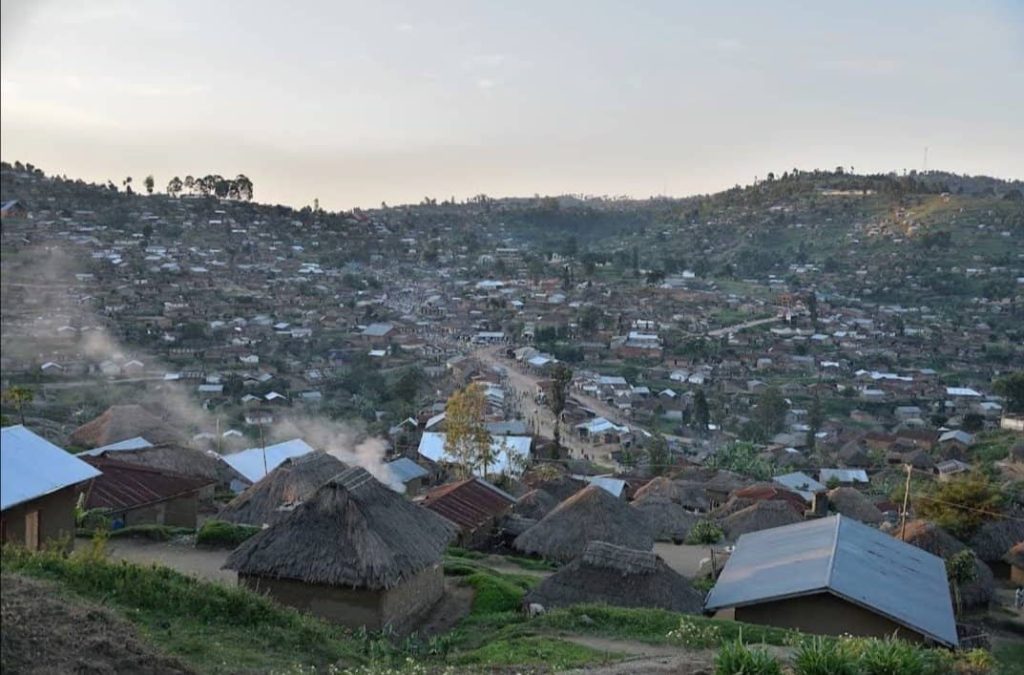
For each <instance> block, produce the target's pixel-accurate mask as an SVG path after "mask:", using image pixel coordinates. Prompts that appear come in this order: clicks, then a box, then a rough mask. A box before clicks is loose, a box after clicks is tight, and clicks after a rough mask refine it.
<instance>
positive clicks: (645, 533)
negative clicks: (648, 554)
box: [512, 485, 654, 561]
mask: <svg viewBox="0 0 1024 675" xmlns="http://www.w3.org/2000/svg"><path fill="white" fill-rule="evenodd" d="M592 541H605V542H608V543H610V544H616V545H619V546H625V547H627V548H635V549H639V550H642V551H649V550H651V548H652V547H653V546H654V539H653V538H652V536H651V533H650V531H649V530H648V528H647V523H646V521H645V520H644V519H643V517H642V516H641V515H640V514H639V513H638V512H637V511H636V510H635V509H632V508H630V507H629V506H627V505H626V504H625V503H624V502H622V501H621V500H619V499H616V498H615V497H613V496H612V495H611V494H609V493H608V492H607V491H606V490H604V489H603V488H600V487H598V486H596V485H591V486H589V487H586V488H584V489H582V490H580V491H579V492H577V493H576V494H574V495H573V496H572V497H569V498H568V499H566V500H565V501H563V502H562V503H561V504H559V505H558V506H557V507H555V509H554V510H553V511H551V513H549V514H548V515H546V516H544V518H542V519H541V520H540V522H538V523H537V524H536V525H535V526H533V527H531V528H530V529H529V530H527V531H526V532H523V533H522V534H521V535H519V536H518V537H516V539H515V541H514V542H513V544H512V545H513V546H514V547H515V548H516V549H518V550H520V551H523V552H524V553H532V554H536V555H540V556H543V557H545V558H548V559H550V560H564V561H568V560H572V559H573V558H576V557H577V556H579V555H580V554H582V553H583V550H584V549H585V548H586V546H587V544H589V543H590V542H592Z"/></svg>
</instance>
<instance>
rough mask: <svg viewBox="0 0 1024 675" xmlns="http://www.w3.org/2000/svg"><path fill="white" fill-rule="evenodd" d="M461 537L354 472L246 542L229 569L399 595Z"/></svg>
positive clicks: (327, 485) (441, 521)
mask: <svg viewBox="0 0 1024 675" xmlns="http://www.w3.org/2000/svg"><path fill="white" fill-rule="evenodd" d="M454 534H455V526H454V525H453V524H452V523H450V522H448V521H447V520H445V519H444V518H442V517H441V516H438V515H437V514H435V513H433V512H432V511H430V510H428V509H424V508H421V507H419V506H416V505H415V504H413V503H412V502H410V501H408V500H406V499H405V498H404V497H402V496H401V495H399V494H398V493H396V492H392V491H391V490H390V489H389V488H387V487H385V486H384V485H383V484H381V483H379V482H378V481H377V479H376V478H374V477H373V476H371V475H370V474H369V472H367V471H366V470H365V469H363V468H361V467H352V468H350V469H346V470H345V471H344V472H342V473H341V474H339V475H338V476H335V477H334V478H332V479H330V480H329V481H328V482H327V483H325V484H324V485H323V486H322V487H321V488H320V489H319V490H317V491H316V493H315V494H313V496H312V497H310V498H309V499H308V500H306V501H305V502H303V503H302V504H301V505H299V507H298V508H296V509H295V510H294V511H292V512H291V514H289V515H288V516H287V517H286V518H284V519H282V520H280V521H278V522H277V523H275V524H273V525H271V526H270V527H268V528H267V529H265V530H263V531H262V532H259V533H257V534H256V535H254V536H253V537H252V538H250V539H248V540H246V541H245V542H244V543H243V544H242V545H241V546H239V547H238V548H237V549H235V551H234V552H233V553H232V554H231V556H230V557H228V560H227V562H226V563H225V564H224V567H225V568H227V569H232V570H235V571H237V572H238V573H239V574H248V575H255V576H263V577H272V578H281V579H293V580H297V581H304V582H307V583H314V584H326V585H331V586H352V587H356V588H368V589H382V588H392V587H394V586H396V585H398V584H399V583H400V582H401V581H403V580H404V579H408V578H409V577H411V576H412V575H414V574H416V573H417V572H419V571H421V570H423V569H425V568H427V567H429V566H431V565H434V564H437V563H438V562H440V560H441V557H442V555H443V554H444V551H445V548H446V547H447V546H448V542H449V541H451V539H452V537H453V536H454Z"/></svg>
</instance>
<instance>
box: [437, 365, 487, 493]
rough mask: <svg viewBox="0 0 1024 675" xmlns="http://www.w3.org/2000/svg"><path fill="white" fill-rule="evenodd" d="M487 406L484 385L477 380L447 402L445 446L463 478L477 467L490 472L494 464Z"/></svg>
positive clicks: (485, 472)
mask: <svg viewBox="0 0 1024 675" xmlns="http://www.w3.org/2000/svg"><path fill="white" fill-rule="evenodd" d="M486 410H487V399H486V397H485V395H484V390H483V387H481V386H480V385H479V384H475V383H474V384H471V385H469V386H468V387H466V388H465V389H461V390H459V391H456V392H455V393H454V394H452V395H451V397H449V399H448V405H447V406H445V419H444V427H445V439H444V449H445V452H446V453H447V454H448V455H450V456H452V457H454V458H455V459H456V462H457V466H458V472H459V475H460V476H461V477H463V478H466V477H468V476H471V475H472V474H473V470H474V469H476V468H481V469H482V470H483V471H482V473H483V475H484V476H487V469H488V468H489V467H490V465H491V464H492V457H491V434H490V433H489V432H488V431H487V425H486V424H485V423H484V413H485V412H486Z"/></svg>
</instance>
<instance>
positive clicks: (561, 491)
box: [522, 464, 587, 501]
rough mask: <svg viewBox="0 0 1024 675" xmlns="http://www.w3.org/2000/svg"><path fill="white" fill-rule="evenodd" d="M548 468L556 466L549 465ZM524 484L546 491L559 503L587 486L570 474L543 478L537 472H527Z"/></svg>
mask: <svg viewBox="0 0 1024 675" xmlns="http://www.w3.org/2000/svg"><path fill="white" fill-rule="evenodd" d="M548 466H555V465H551V464H549V465H548ZM522 482H523V484H525V485H526V486H528V487H529V488H530V489H540V490H544V492H547V493H548V494H550V495H551V496H552V497H554V498H555V499H557V500H558V501H563V500H566V499H568V498H569V497H571V496H573V495H574V494H576V493H577V492H579V491H580V490H582V489H583V488H584V487H586V485H587V484H586V483H584V482H583V481H581V480H576V479H575V478H573V477H572V476H569V475H568V474H562V475H560V476H558V477H543V476H542V475H538V473H537V472H527V473H526V474H524V475H523V480H522Z"/></svg>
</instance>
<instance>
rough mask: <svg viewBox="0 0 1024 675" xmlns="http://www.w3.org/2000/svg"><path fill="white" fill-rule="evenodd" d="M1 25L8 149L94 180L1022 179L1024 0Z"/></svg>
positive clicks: (108, 8)
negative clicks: (825, 173)
mask: <svg viewBox="0 0 1024 675" xmlns="http://www.w3.org/2000/svg"><path fill="white" fill-rule="evenodd" d="M285 8H286V9H285ZM0 27H2V37H0V52H2V59H0V154H2V157H3V159H4V161H8V162H13V161H15V160H19V161H23V162H31V163H33V164H35V165H36V166H39V167H40V168H42V169H43V170H44V171H46V172H47V173H55V174H66V175H67V176H69V177H75V178H84V179H86V180H92V181H103V182H105V181H106V180H108V179H113V180H114V182H115V183H120V182H121V179H123V178H124V177H125V176H133V177H134V178H135V180H136V182H141V179H142V178H143V177H144V176H145V175H147V174H153V175H154V176H155V178H156V182H157V185H158V187H159V186H165V185H166V184H167V181H168V180H169V179H170V178H171V177H172V176H174V175H178V176H181V177H182V178H183V177H184V176H185V175H187V174H192V175H197V176H198V175H206V174H211V173H214V174H221V175H224V176H235V175H237V174H238V173H244V174H246V175H247V176H249V177H250V178H251V179H252V180H253V183H254V184H255V193H256V199H257V200H258V201H261V202H272V203H283V204H289V205H292V206H297V207H301V206H304V205H309V204H312V203H313V200H314V199H318V200H319V203H320V205H321V206H323V207H325V208H330V209H347V208H351V207H354V206H362V207H369V206H377V205H379V204H380V203H381V202H382V201H384V202H387V203H388V204H398V203H408V202H419V201H421V200H422V199H423V197H426V196H429V197H433V198H437V199H446V198H448V197H455V198H457V199H464V198H467V197H471V196H474V195H477V194H481V193H483V194H487V195H490V196H492V197H497V196H511V195H520V196H529V195H533V194H542V195H548V194H565V193H584V194H592V195H613V196H618V195H629V196H635V197H647V196H650V195H654V194H668V195H673V196H685V195H690V194H696V193H707V192H714V191H717V190H721V189H725V188H728V187H731V186H733V185H735V184H746V183H749V182H751V181H752V180H754V179H755V177H764V176H765V175H766V174H767V173H768V172H769V171H774V172H776V173H781V172H782V171H785V170H787V169H791V168H794V167H797V168H800V169H812V168H828V169H832V168H834V167H836V166H839V165H842V166H845V167H851V166H852V167H853V168H854V169H855V170H856V171H858V172H861V171H892V170H896V171H901V170H903V169H922V168H925V166H927V168H930V169H944V170H950V171H956V172H958V173H972V174H979V173H984V174H989V175H995V176H1000V177H1004V178H1024V0H999V1H997V0H957V1H954V0H900V2H892V1H891V0H859V1H858V2H848V1H840V0H806V1H800V2H798V1H794V0H776V1H775V2H770V3H768V2H763V1H762V0H747V1H744V0H733V1H729V2H725V1H722V2H718V1H716V2H711V1H705V2H692V1H689V0H664V1H659V0H646V1H645V0H630V1H625V2H607V1H603V0H587V2H580V1H579V0H540V1H535V0H516V1H515V2H509V1H508V0H501V1H495V2H489V1H486V0H474V1H468V0H466V1H463V0H445V1H440V0H437V1H426V0H408V1H396V0H374V1H373V2H365V0H362V1H355V2H350V1H348V0H297V1H296V2H294V3H281V2H280V1H279V0H275V1H273V2H270V1H264V0H246V1H235V0H218V1H217V2H209V1H202V2H198V1H195V0H174V1H173V2H164V1H162V0H146V1H145V2H139V1H138V0H124V1H123V0H110V1H107V0H89V2H81V1H80V0H76V1H63V0H2V17H0ZM926 148H927V153H926V150H925V149H926ZM926 154H927V160H926V159H925V156H926ZM926 162H927V163H926ZM161 189H162V188H161Z"/></svg>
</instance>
